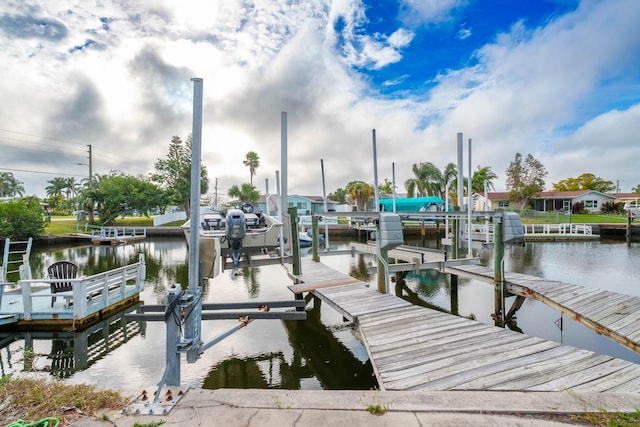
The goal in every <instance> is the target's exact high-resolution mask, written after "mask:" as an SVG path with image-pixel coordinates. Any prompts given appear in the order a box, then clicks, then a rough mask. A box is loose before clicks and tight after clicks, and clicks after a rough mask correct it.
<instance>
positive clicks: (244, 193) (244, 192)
mask: <svg viewBox="0 0 640 427" xmlns="http://www.w3.org/2000/svg"><path fill="white" fill-rule="evenodd" d="M227 194H228V195H229V197H237V198H238V199H239V200H241V201H243V200H249V201H251V202H254V203H255V202H257V201H258V199H260V193H259V192H258V190H257V189H256V187H254V186H253V185H251V184H246V183H245V184H242V187H238V186H237V185H234V186H232V187H231V188H229V191H227Z"/></svg>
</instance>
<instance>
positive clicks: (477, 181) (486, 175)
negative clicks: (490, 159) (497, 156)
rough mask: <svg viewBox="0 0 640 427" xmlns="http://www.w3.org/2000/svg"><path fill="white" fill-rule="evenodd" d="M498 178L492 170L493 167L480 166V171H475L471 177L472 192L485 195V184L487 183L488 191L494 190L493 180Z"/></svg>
mask: <svg viewBox="0 0 640 427" xmlns="http://www.w3.org/2000/svg"><path fill="white" fill-rule="evenodd" d="M497 178H498V175H496V174H495V173H494V172H493V171H492V170H491V166H484V167H480V166H478V170H477V171H475V172H474V173H473V176H472V177H471V191H473V192H474V193H484V183H485V182H486V183H487V190H494V189H495V188H494V186H493V180H495V179H497Z"/></svg>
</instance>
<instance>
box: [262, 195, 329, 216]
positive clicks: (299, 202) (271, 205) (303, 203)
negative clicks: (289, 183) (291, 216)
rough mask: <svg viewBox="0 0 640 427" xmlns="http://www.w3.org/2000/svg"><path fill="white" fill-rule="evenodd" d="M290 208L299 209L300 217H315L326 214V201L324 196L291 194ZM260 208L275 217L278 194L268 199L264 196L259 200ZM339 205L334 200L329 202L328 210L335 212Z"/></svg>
mask: <svg viewBox="0 0 640 427" xmlns="http://www.w3.org/2000/svg"><path fill="white" fill-rule="evenodd" d="M287 199H288V202H289V203H288V206H289V207H290V208H291V207H295V208H296V209H297V214H298V216H302V215H313V214H316V213H321V212H324V199H323V198H322V196H300V195H297V194H290V195H289V196H288V197H287ZM258 206H259V207H260V210H262V211H263V212H268V213H269V214H271V215H273V214H275V213H276V211H277V210H278V208H277V206H278V196H277V195H276V194H270V195H269V197H268V199H267V198H266V197H265V196H264V195H262V196H260V199H259V200H258ZM336 206H337V203H336V202H334V201H333V200H327V210H328V211H335V210H336Z"/></svg>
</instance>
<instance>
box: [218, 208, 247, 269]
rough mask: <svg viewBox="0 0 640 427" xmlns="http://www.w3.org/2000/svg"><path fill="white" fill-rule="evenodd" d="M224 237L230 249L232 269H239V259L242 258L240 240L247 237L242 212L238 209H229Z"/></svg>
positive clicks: (245, 223)
mask: <svg viewBox="0 0 640 427" xmlns="http://www.w3.org/2000/svg"><path fill="white" fill-rule="evenodd" d="M224 235H225V237H226V238H227V241H228V242H229V247H230V248H231V260H232V261H233V268H234V269H237V268H239V267H240V257H241V256H242V251H241V249H242V239H244V237H245V236H246V235H247V222H246V220H245V218H244V212H242V211H241V210H240V209H231V210H230V211H229V212H227V219H226V222H225V225H224Z"/></svg>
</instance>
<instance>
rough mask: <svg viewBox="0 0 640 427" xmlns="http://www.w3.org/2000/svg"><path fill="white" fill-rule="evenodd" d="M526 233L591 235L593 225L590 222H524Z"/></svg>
mask: <svg viewBox="0 0 640 427" xmlns="http://www.w3.org/2000/svg"><path fill="white" fill-rule="evenodd" d="M523 226H524V234H584V235H585V236H590V235H591V234H592V231H593V230H592V227H591V225H588V224H523Z"/></svg>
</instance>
